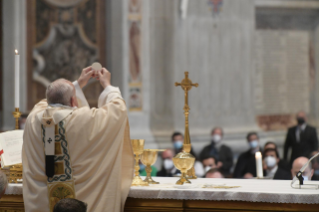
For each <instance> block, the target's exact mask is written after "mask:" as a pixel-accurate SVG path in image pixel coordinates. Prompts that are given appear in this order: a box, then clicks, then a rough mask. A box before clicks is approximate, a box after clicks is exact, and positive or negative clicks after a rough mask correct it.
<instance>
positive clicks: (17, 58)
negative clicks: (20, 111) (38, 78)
mask: <svg viewBox="0 0 319 212" xmlns="http://www.w3.org/2000/svg"><path fill="white" fill-rule="evenodd" d="M15 53H16V55H15V57H14V94H15V95H14V107H15V108H19V99H20V96H19V87H20V86H19V85H20V81H19V69H20V67H19V66H20V55H19V53H18V50H17V49H16V50H15Z"/></svg>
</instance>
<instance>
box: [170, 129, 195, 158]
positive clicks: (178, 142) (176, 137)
mask: <svg viewBox="0 0 319 212" xmlns="http://www.w3.org/2000/svg"><path fill="white" fill-rule="evenodd" d="M172 142H173V146H174V151H175V155H176V154H178V153H180V152H181V151H182V150H183V144H184V136H183V134H182V133H180V132H174V133H173V135H172ZM190 153H191V154H192V155H193V156H194V157H195V158H196V155H195V153H194V151H193V148H192V149H191V152H190ZM196 159H197V158H196Z"/></svg>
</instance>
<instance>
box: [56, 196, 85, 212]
mask: <svg viewBox="0 0 319 212" xmlns="http://www.w3.org/2000/svg"><path fill="white" fill-rule="evenodd" d="M86 211H87V204H86V203H84V202H82V201H80V200H77V199H70V198H66V199H61V200H60V201H59V202H57V204H56V205H55V206H54V209H53V212H86Z"/></svg>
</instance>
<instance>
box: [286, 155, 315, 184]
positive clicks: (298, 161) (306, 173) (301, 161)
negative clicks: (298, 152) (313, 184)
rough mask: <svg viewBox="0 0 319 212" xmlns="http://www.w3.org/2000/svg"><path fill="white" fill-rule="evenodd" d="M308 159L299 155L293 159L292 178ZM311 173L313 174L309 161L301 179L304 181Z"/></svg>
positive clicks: (310, 176)
mask: <svg viewBox="0 0 319 212" xmlns="http://www.w3.org/2000/svg"><path fill="white" fill-rule="evenodd" d="M308 161H309V159H308V158H306V157H299V158H296V159H295V160H294V161H293V163H292V168H291V175H292V178H293V177H294V176H296V175H297V173H298V172H299V171H300V169H301V168H302V167H303V165H305V164H306V163H307V162H308ZM312 175H313V169H312V166H311V163H309V166H308V167H307V168H306V169H305V171H304V172H303V173H302V177H303V180H304V181H308V180H311V178H312Z"/></svg>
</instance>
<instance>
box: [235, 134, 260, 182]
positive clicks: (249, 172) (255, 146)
mask: <svg viewBox="0 0 319 212" xmlns="http://www.w3.org/2000/svg"><path fill="white" fill-rule="evenodd" d="M246 139H247V142H248V145H249V149H248V150H247V151H246V152H244V153H242V154H241V155H240V156H239V157H238V160H237V164H236V166H235V170H234V173H233V177H234V178H245V179H249V178H253V177H256V159H255V153H256V152H258V151H262V150H261V147H260V144H259V136H258V134H257V133H256V132H250V133H248V134H247V136H246Z"/></svg>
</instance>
